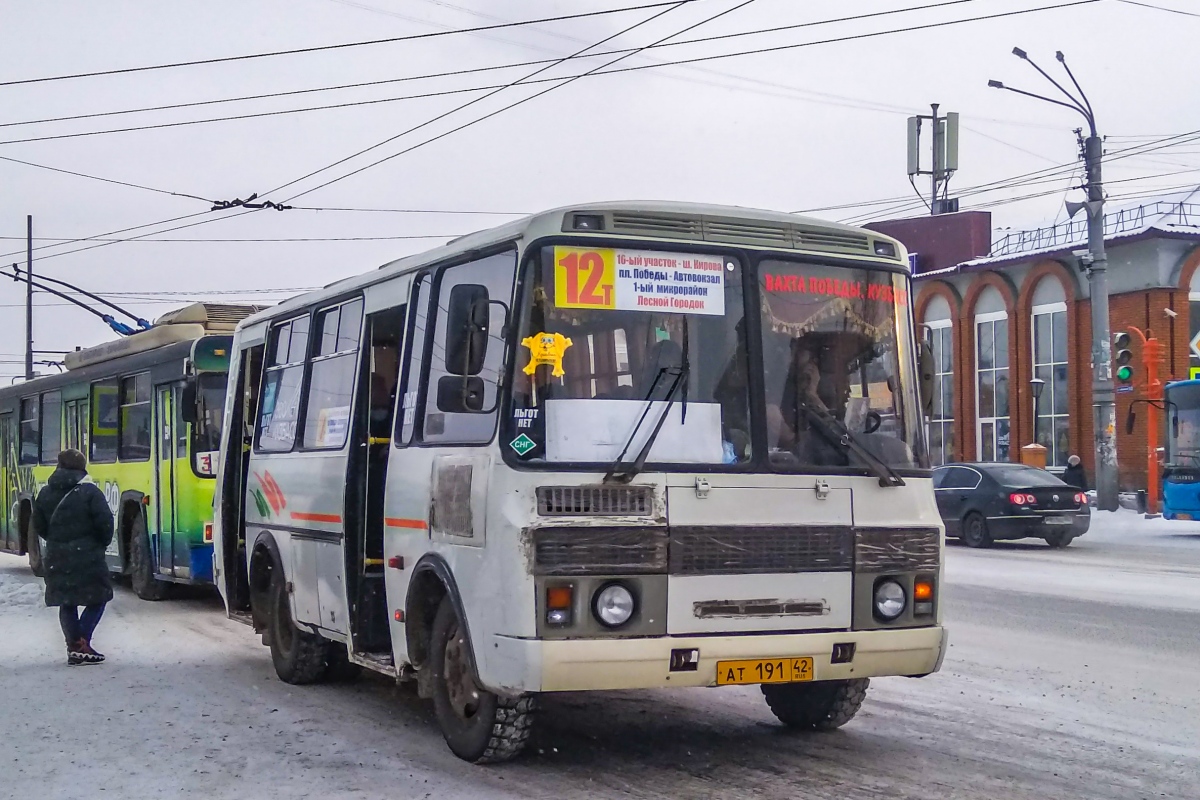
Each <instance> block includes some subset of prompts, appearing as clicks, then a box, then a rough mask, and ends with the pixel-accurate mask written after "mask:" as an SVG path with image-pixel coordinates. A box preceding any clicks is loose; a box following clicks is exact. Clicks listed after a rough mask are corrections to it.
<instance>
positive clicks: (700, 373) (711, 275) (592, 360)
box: [502, 246, 751, 464]
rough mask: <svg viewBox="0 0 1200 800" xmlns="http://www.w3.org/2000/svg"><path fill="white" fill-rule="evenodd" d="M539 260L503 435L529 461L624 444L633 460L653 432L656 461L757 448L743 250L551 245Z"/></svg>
mask: <svg viewBox="0 0 1200 800" xmlns="http://www.w3.org/2000/svg"><path fill="white" fill-rule="evenodd" d="M530 270H531V272H530V274H529V275H528V276H527V278H526V280H525V283H524V288H523V292H522V298H521V301H520V303H519V311H518V323H517V328H518V332H517V334H516V338H517V343H518V347H517V358H516V364H515V368H514V370H513V375H514V379H513V399H512V408H511V411H510V414H509V417H510V418H509V419H506V420H505V430H504V434H503V436H502V442H503V446H504V447H505V448H506V449H507V450H509V451H511V452H512V453H515V454H516V456H517V457H518V458H519V459H520V460H522V461H525V462H527V463H528V462H573V463H593V464H594V463H600V464H609V463H611V462H613V461H614V460H615V459H617V457H618V456H619V455H620V454H621V452H622V450H625V451H626V454H625V456H624V459H625V460H626V461H628V462H633V461H635V460H636V458H637V456H638V455H639V453H640V451H641V450H642V449H643V448H645V447H646V444H647V442H648V441H650V437H651V435H652V432H653V431H654V430H655V429H657V431H658V432H657V435H655V436H654V438H653V441H652V442H651V445H650V448H649V450H648V451H647V455H648V461H650V462H657V463H700V464H737V463H739V462H744V461H746V460H747V459H749V458H750V454H751V453H750V450H751V444H750V442H751V436H750V415H749V404H748V383H747V381H746V375H747V373H748V371H749V367H748V361H747V355H746V339H745V336H744V329H743V317H744V308H745V304H744V301H743V288H742V266H741V265H740V264H739V263H738V262H737V261H736V260H734V259H732V258H729V257H726V256H720V255H713V254H711V253H710V254H696V253H682V252H667V251H657V250H637V249H632V248H617V249H611V248H592V247H564V246H548V247H545V248H543V249H542V251H541V253H540V254H539V256H538V257H535V258H534V259H533V260H532V261H531V262H530ZM647 401H650V402H649V404H648V403H647ZM643 417H644V419H643ZM660 420H661V422H662V425H661V426H659V425H658V423H659V422H660Z"/></svg>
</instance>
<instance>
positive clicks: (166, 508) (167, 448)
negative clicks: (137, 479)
mask: <svg viewBox="0 0 1200 800" xmlns="http://www.w3.org/2000/svg"><path fill="white" fill-rule="evenodd" d="M178 393H179V390H178V389H177V388H176V387H174V386H171V385H163V386H159V387H158V390H157V392H156V393H155V404H154V405H155V416H156V419H157V420H158V422H157V424H156V425H155V428H156V430H157V431H158V446H157V447H155V448H154V474H155V483H156V485H155V487H154V507H155V511H156V515H155V516H156V517H157V520H158V525H157V528H158V572H161V573H166V574H167V575H174V574H175V528H176V525H175V521H176V517H175V440H176V430H175V427H176V420H175V406H176V403H177V401H178V399H179V398H178V397H177V395H178Z"/></svg>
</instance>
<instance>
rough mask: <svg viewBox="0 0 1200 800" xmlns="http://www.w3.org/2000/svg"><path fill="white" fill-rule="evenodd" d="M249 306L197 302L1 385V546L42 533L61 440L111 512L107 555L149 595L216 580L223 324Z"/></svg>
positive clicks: (225, 363)
mask: <svg viewBox="0 0 1200 800" xmlns="http://www.w3.org/2000/svg"><path fill="white" fill-rule="evenodd" d="M256 310H258V309H257V308H256V307H253V306H228V305H210V304H201V303H198V304H194V305H191V306H188V307H185V308H182V309H179V310H178V311H174V312H171V313H170V314H167V315H165V316H163V317H162V318H161V319H159V320H158V321H157V322H156V323H155V325H154V326H153V327H152V328H151V329H149V330H146V331H142V332H139V333H136V334H134V335H132V336H129V337H127V338H124V339H119V340H116V341H112V342H107V343H105V344H102V345H98V346H96V347H92V348H89V349H86V350H77V351H75V352H73V353H69V354H67V356H66V357H65V365H66V367H67V370H66V372H64V373H62V374H59V375H50V376H45V377H40V378H35V379H33V380H31V381H27V382H25V383H21V384H17V385H15V386H9V387H4V388H3V389H0V503H2V507H3V508H4V509H5V513H4V514H3V519H2V520H0V550H6V551H8V552H11V553H16V554H18V555H28V557H29V565H30V567H31V568H32V570H33V572H34V574H37V575H40V574H41V573H42V569H41V553H42V546H41V545H42V543H41V540H40V538H39V535H38V534H39V532H38V531H35V530H33V529H32V524H31V516H32V515H31V507H32V502H33V499H34V498H35V497H36V496H37V492H38V490H39V489H40V488H41V487H42V486H43V485H44V484H45V482H46V479H47V478H49V477H50V473H51V472H53V471H54V465H55V460H56V458H57V456H58V453H59V451H60V450H64V449H66V448H75V449H78V450H81V451H82V452H83V453H84V454H85V455H86V456H87V459H88V473H89V475H90V479H91V480H93V481H95V483H96V484H97V485H98V486H99V487H100V488H101V489H102V490H103V491H104V496H105V497H106V498H107V499H108V504H109V507H110V508H111V509H112V512H113V516H114V518H115V520H116V535H115V536H114V537H113V541H112V544H111V545H110V547H109V549H108V552H107V556H108V563H109V567H110V568H111V569H112V571H113V572H114V573H119V574H124V575H128V576H130V578H131V580H132V584H133V588H134V591H135V592H136V593H137V595H138V596H139V597H141V598H143V599H146V600H158V599H161V598H163V597H165V596H166V592H167V589H168V584H169V583H199V584H204V583H211V582H212V549H213V548H212V530H213V528H212V500H213V478H214V476H215V473H216V459H217V451H218V450H219V447H220V429H221V417H222V414H223V412H224V404H225V384H226V375H227V373H228V369H229V353H230V345H231V342H232V336H231V333H232V331H233V328H234V326H235V325H236V324H237V322H238V321H239V320H241V319H242V318H244V317H246V316H247V315H249V314H251V313H253V312H254V311H256Z"/></svg>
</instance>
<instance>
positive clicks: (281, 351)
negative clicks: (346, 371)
mask: <svg viewBox="0 0 1200 800" xmlns="http://www.w3.org/2000/svg"><path fill="white" fill-rule="evenodd" d="M271 335H272V338H273V341H272V343H271V350H270V360H269V361H268V363H267V371H266V379H265V381H264V383H263V397H262V410H261V411H260V413H259V419H258V431H259V433H258V447H259V449H260V450H268V451H274V452H281V451H286V450H291V449H292V444H293V443H294V442H295V441H296V427H297V425H298V423H299V419H300V384H301V382H302V379H303V378H304V357H305V353H306V352H307V351H308V317H307V316H304V317H297V318H296V319H293V320H291V321H289V322H285V323H283V324H282V325H277V326H276V327H275V329H274V330H273V331H272V334H271Z"/></svg>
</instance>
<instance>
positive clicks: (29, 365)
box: [13, 214, 33, 381]
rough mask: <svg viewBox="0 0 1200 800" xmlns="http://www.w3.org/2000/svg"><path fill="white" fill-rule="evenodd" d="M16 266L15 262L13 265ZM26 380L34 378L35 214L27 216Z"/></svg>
mask: <svg viewBox="0 0 1200 800" xmlns="http://www.w3.org/2000/svg"><path fill="white" fill-rule="evenodd" d="M13 266H14V267H15V266H16V265H15V264H14V265H13ZM25 270H26V272H27V273H28V275H29V282H28V283H26V284H25V380H27V381H30V380H33V214H29V215H27V216H26V217H25Z"/></svg>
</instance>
